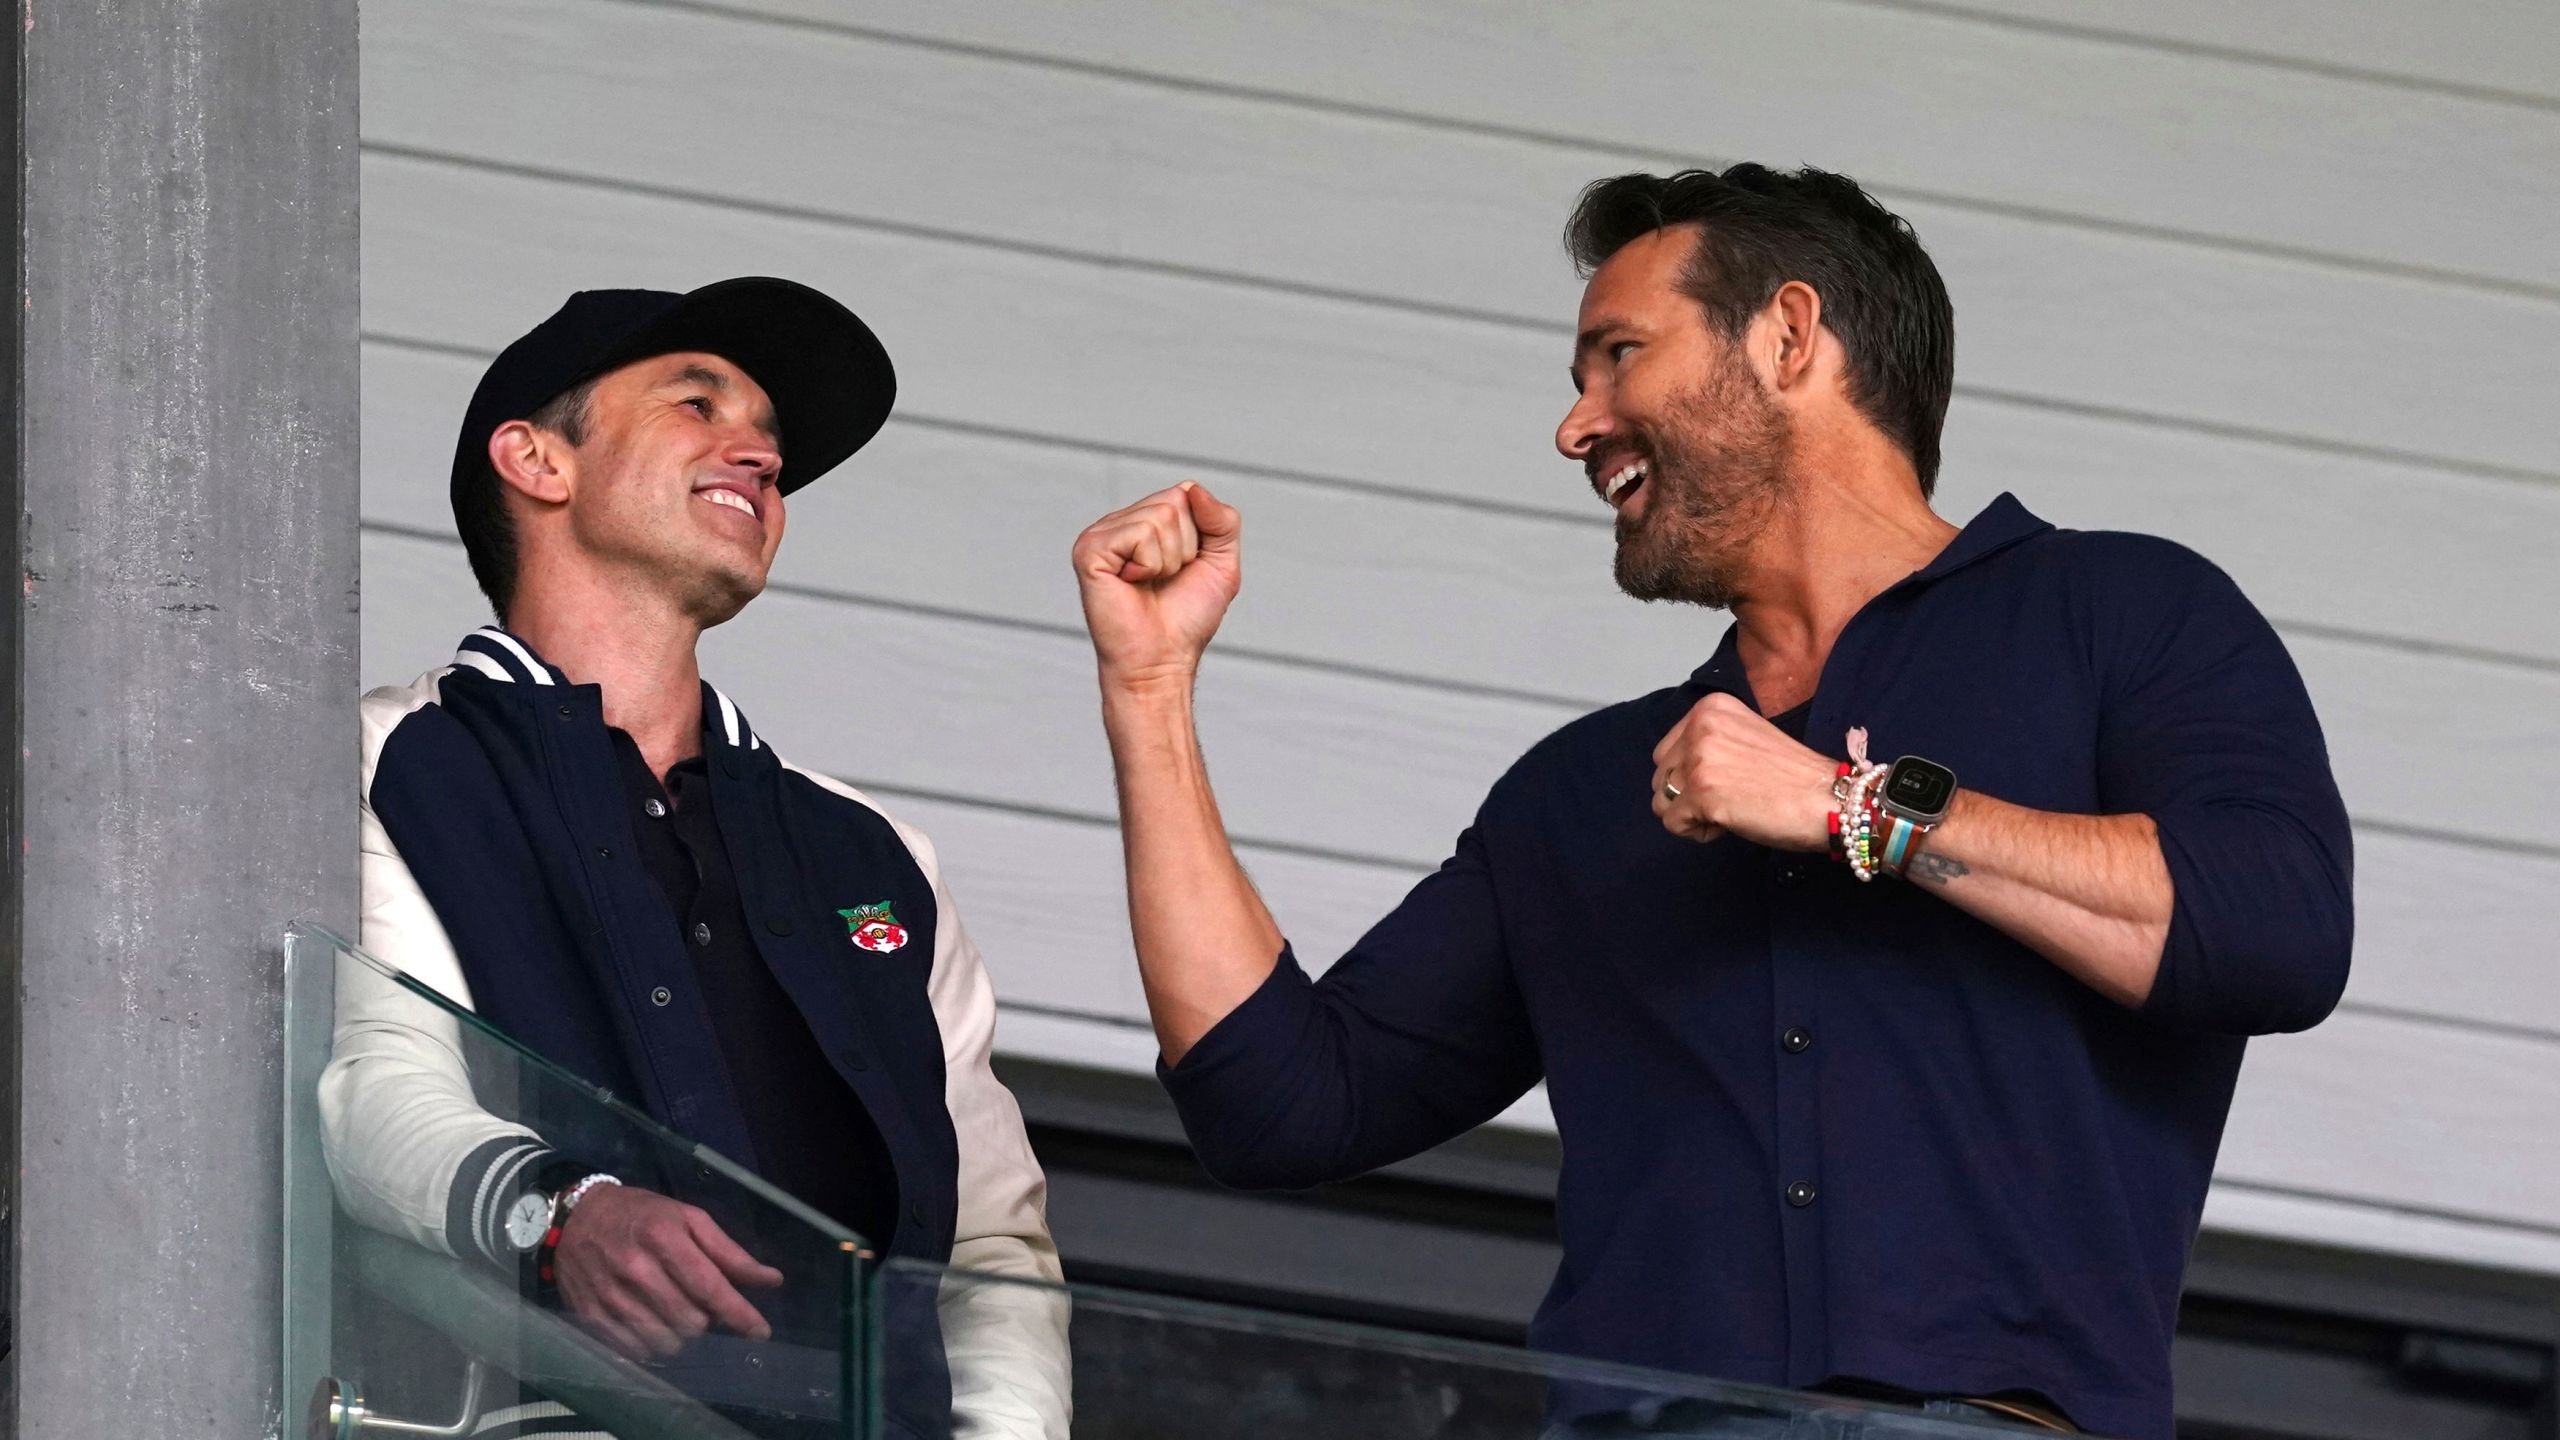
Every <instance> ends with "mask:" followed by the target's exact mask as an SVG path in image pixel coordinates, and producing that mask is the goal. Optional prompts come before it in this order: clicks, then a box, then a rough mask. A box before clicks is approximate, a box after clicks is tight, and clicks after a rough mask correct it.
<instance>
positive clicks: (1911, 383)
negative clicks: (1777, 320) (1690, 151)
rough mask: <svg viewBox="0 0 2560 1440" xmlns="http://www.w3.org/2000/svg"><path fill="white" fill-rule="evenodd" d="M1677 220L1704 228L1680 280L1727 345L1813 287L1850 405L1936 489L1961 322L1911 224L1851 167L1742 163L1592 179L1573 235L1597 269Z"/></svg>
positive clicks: (1568, 230) (1576, 211)
mask: <svg viewBox="0 0 2560 1440" xmlns="http://www.w3.org/2000/svg"><path fill="white" fill-rule="evenodd" d="M1673 225H1696V226H1697V227H1698V230H1699V234H1698V244H1697V248H1696V250H1695V251H1693V252H1692V253H1691V255H1690V257H1689V264H1688V267H1687V269H1686V270H1685V271H1684V273H1683V274H1682V275H1681V279H1680V289H1681V291H1682V293H1684V294H1686V295H1688V296H1689V297H1690V298H1692V299H1694V300H1696V301H1697V302H1698V305H1699V307H1700V308H1701V309H1703V310H1704V311H1705V312H1706V315H1707V319H1708V321H1709V323H1711V324H1713V325H1714V326H1715V327H1716V328H1717V329H1718V330H1719V331H1721V332H1722V333H1723V335H1724V336H1725V338H1726V339H1728V340H1730V339H1734V338H1737V337H1739V336H1740V335H1741V334H1742V331H1743V329H1744V327H1745V326H1747V325H1749V324H1750V322H1751V317H1752V316H1754V315H1757V314H1758V313H1760V311H1761V309H1762V307H1764V306H1766V305H1767V304H1768V303H1769V300H1770V297H1772V296H1774V295H1776V294H1777V293H1778V287H1780V286H1782V285H1784V284H1786V283H1787V282H1788V281H1790V280H1801V281H1803V282H1804V283H1805V284H1807V285H1810V286H1812V287H1813V290H1814V293H1815V294H1817V295H1820V296H1821V297H1822V323H1823V324H1824V325H1825V326H1826V327H1828V328H1829V329H1830V331H1831V333H1832V334H1834V335H1837V336H1839V337H1840V345H1841V348H1842V349H1843V350H1845V351H1846V352H1847V353H1848V361H1849V373H1848V377H1847V380H1848V391H1849V403H1850V404H1852V405H1855V406H1856V407H1857V408H1858V413H1859V414H1861V415H1864V416H1866V417H1867V419H1868V420H1869V421H1870V422H1872V423H1873V424H1874V425H1875V427H1876V428H1877V429H1879V430H1882V431H1883V432H1884V433H1885V434H1886V435H1888V436H1890V437H1892V439H1893V440H1894V442H1895V443H1896V444H1899V445H1900V446H1901V447H1902V448H1903V450H1904V451H1905V452H1906V453H1908V454H1909V455H1910V457H1911V466H1912V469H1914V470H1915V471H1917V472H1919V476H1920V493H1921V494H1922V495H1924V496H1925V495H1929V494H1931V493H1933V492H1934V491H1935V490H1936V488H1937V483H1938V437H1939V433H1940V432H1941V431H1942V430H1943V429H1945V427H1946V421H1947V395H1948V392H1949V391H1950V390H1952V389H1953V388H1954V385H1955V368H1956V317H1955V307H1954V305H1953V304H1951V303H1950V302H1949V301H1948V299H1947V286H1946V282H1945V281H1943V280H1941V279H1939V278H1938V267H1937V266H1936V265H1935V264H1933V263H1931V261H1930V259H1929V252H1927V251H1926V250H1923V249H1921V248H1920V238H1919V237H1918V236H1917V235H1914V234H1913V233H1912V231H1911V226H1910V224H1909V223H1908V222H1906V221H1904V220H1903V218H1902V217H1901V216H1899V215H1896V214H1894V213H1893V212H1892V211H1890V210H1887V209H1886V208H1884V207H1883V206H1882V205H1879V204H1877V203H1876V200H1875V197H1874V196H1872V195H1869V194H1868V193H1867V192H1866V191H1864V190H1862V189H1860V188H1859V186H1858V182H1856V181H1854V180H1851V179H1850V178H1849V177H1847V176H1845V175H1834V174H1831V173H1830V172H1828V171H1824V170H1815V169H1812V168H1809V167H1808V168H1806V169H1802V170H1796V171H1792V172H1787V171H1778V170H1772V169H1770V168H1768V167H1767V166H1765V165H1748V164H1745V165H1736V166H1733V167H1732V168H1730V169H1728V170H1725V171H1723V172H1721V173H1718V172H1716V171H1713V170H1683V171H1681V172H1679V173H1678V174H1676V175H1647V174H1642V173H1638V174H1633V175H1614V176H1611V177H1610V178H1608V179H1606V180H1598V181H1594V182H1593V183H1592V184H1591V185H1590V186H1589V187H1588V188H1587V189H1585V190H1584V191H1583V192H1582V198H1581V200H1580V201H1578V202H1577V203H1576V204H1575V205H1574V207H1573V218H1572V219H1570V220H1568V221H1566V222H1565V227H1564V244H1565V249H1566V251H1567V252H1568V253H1570V254H1571V255H1572V256H1573V260H1574V264H1575V265H1576V266H1578V267H1580V269H1581V271H1582V273H1583V274H1584V275H1585V276H1588V275H1589V274H1590V273H1591V272H1592V271H1594V270H1597V269H1599V268H1600V265H1601V263H1602V262H1603V261H1606V260H1607V259H1608V258H1609V257H1610V256H1612V255H1615V254H1617V253H1618V251H1619V250H1621V249H1622V248H1624V247H1625V246H1626V245H1627V244H1628V242H1630V241H1633V240H1636V239H1638V238H1640V237H1642V236H1645V235H1649V234H1651V233H1653V232H1654V231H1656V230H1661V229H1665V228H1667V227H1669V226H1673Z"/></svg>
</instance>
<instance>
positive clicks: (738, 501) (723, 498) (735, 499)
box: [693, 490, 756, 515]
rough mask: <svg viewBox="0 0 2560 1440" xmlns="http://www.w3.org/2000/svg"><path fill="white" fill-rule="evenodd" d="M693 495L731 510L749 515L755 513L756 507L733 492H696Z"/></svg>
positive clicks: (742, 496) (745, 498)
mask: <svg viewBox="0 0 2560 1440" xmlns="http://www.w3.org/2000/svg"><path fill="white" fill-rule="evenodd" d="M693 493H695V494H696V495H699V496H701V497H702V498H703V499H705V500H708V501H710V502H711V503H712V504H714V505H726V506H728V507H729V508H730V509H732V510H742V511H745V512H746V513H747V514H749V515H753V514H754V513H756V507H755V506H753V505H750V504H748V503H747V497H745V496H744V495H741V494H739V493H738V492H737V491H735V490H696V491H695V492H693Z"/></svg>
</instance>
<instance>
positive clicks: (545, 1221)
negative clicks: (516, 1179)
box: [498, 1186, 551, 1255]
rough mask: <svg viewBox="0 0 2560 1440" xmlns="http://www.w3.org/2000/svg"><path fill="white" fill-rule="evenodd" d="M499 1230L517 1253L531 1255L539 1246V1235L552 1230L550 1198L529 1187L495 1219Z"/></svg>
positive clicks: (540, 1237)
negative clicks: (500, 1216) (502, 1215)
mask: <svg viewBox="0 0 2560 1440" xmlns="http://www.w3.org/2000/svg"><path fill="white" fill-rule="evenodd" d="M498 1232H499V1233H500V1234H502V1235H504V1236H506V1239H507V1244H508V1245H509V1246H510V1247H511V1248H513V1249H514V1250H515V1252H516V1253H517V1254H519V1255H530V1254H532V1253H533V1252H534V1251H535V1250H536V1249H538V1248H540V1247H541V1245H542V1237H543V1236H545V1235H548V1234H550V1233H551V1197H550V1196H548V1195H545V1194H543V1193H542V1192H541V1191H539V1190H536V1189H533V1188H531V1187H530V1186H528V1187H527V1188H526V1189H525V1191H524V1193H523V1194H521V1195H518V1196H517V1197H516V1198H515V1203H514V1204H512V1205H509V1206H508V1207H507V1213H506V1214H505V1216H504V1217H502V1218H501V1219H500V1220H499V1222H498Z"/></svg>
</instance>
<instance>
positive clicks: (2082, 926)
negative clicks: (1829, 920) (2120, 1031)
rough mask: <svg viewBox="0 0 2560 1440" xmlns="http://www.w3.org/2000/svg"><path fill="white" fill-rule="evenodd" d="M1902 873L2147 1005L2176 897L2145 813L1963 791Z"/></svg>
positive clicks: (2101, 989)
mask: <svg viewBox="0 0 2560 1440" xmlns="http://www.w3.org/2000/svg"><path fill="white" fill-rule="evenodd" d="M1905 874H1906V877H1907V878H1908V879H1910V880H1911V881H1912V882H1913V883H1915V884H1917V885H1919V886H1920V887H1921V888H1922V889H1924V890H1927V891H1929V892H1931V893H1932V894H1935V895H1938V896H1939V897H1941V898H1943V899H1945V900H1946V901H1947V902H1948V903H1949V904H1952V905H1954V906H1955V907H1956V908H1958V909H1960V910H1962V911H1964V912H1965V913H1966V914H1969V915H1972V916H1974V917H1975V918H1977V919H1979V920H1982V921H1984V922H1985V923H1987V924H1989V925H1991V926H1992V927H1993V928H1995V929H1997V930H1999V931H2001V932H2002V933H2003V934H2006V935H2008V936H2010V937H2011V938H2013V939H2015V940H2017V941H2019V942H2020V943H2021V944H2024V945H2026V946H2027V947H2028V948H2029V949H2032V950H2034V951H2035V952H2036V953H2037V954H2039V955H2042V956H2044V957H2045V958H2046V959H2048V960H2051V961H2052V962H2053V963H2054V964H2056V965H2059V966H2061V967H2062V968H2063V969H2064V970H2066V971H2068V972H2069V973H2070V974H2071V975H2073V976H2074V977H2076V978H2077V979H2079V980H2080V981H2081V982H2082V983H2083V984H2085V985H2087V986H2088V987H2089V988H2091V989H2092V990H2095V991H2097V992H2098V993H2099V994H2101V995H2104V996H2106V997H2107V998H2108V999H2110V1000H2113V1001H2115V1002H2116V1003H2118V1004H2120V1005H2127V1006H2133V1005H2140V1004H2141V1003H2142V1002H2143V1001H2144V1000H2145V999H2146V998H2148V997H2149V995H2150V994H2151V986H2152V982H2153V981H2154V980H2155V979H2157V978H2158V976H2159V973H2160V955H2161V950H2162V947H2163V946H2164V945H2165V944H2166V942H2167V940H2168V935H2169V917H2170V911H2171V907H2172V902H2173V900H2174V894H2173V892H2172V889H2171V886H2170V883H2169V867H2168V865H2167V863H2166V862H2165V861H2164V860H2163V859H2162V858H2161V853H2160V838H2159V834H2158V832H2157V830H2156V829H2155V828H2154V827H2153V825H2152V823H2151V820H2150V818H2149V817H2148V816H2144V815H2062V814H2055V813H2052V812H2049V811H2043V810H2030V809H2027V808H2025V807H2023V806H2019V805H2012V804H2009V803H2008V802H2006V801H2003V800H1995V799H1992V798H1991V797H1990V796H1987V795H1982V794H1978V793H1975V792H1973V791H1970V790H1967V791H1961V792H1959V793H1958V794H1957V796H1956V800H1955V804H1954V805H1953V806H1952V807H1951V808H1950V809H1949V811H1948V813H1947V818H1946V820H1945V822H1944V823H1942V824H1940V825H1939V826H1938V828H1937V829H1936V830H1935V831H1933V832H1931V834H1930V835H1929V836H1928V838H1927V839H1926V840H1925V841H1923V842H1922V845H1921V850H1920V853H1919V854H1918V855H1916V856H1914V857H1913V858H1912V860H1911V862H1910V865H1909V867H1908V869H1907V870H1906V871H1905Z"/></svg>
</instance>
